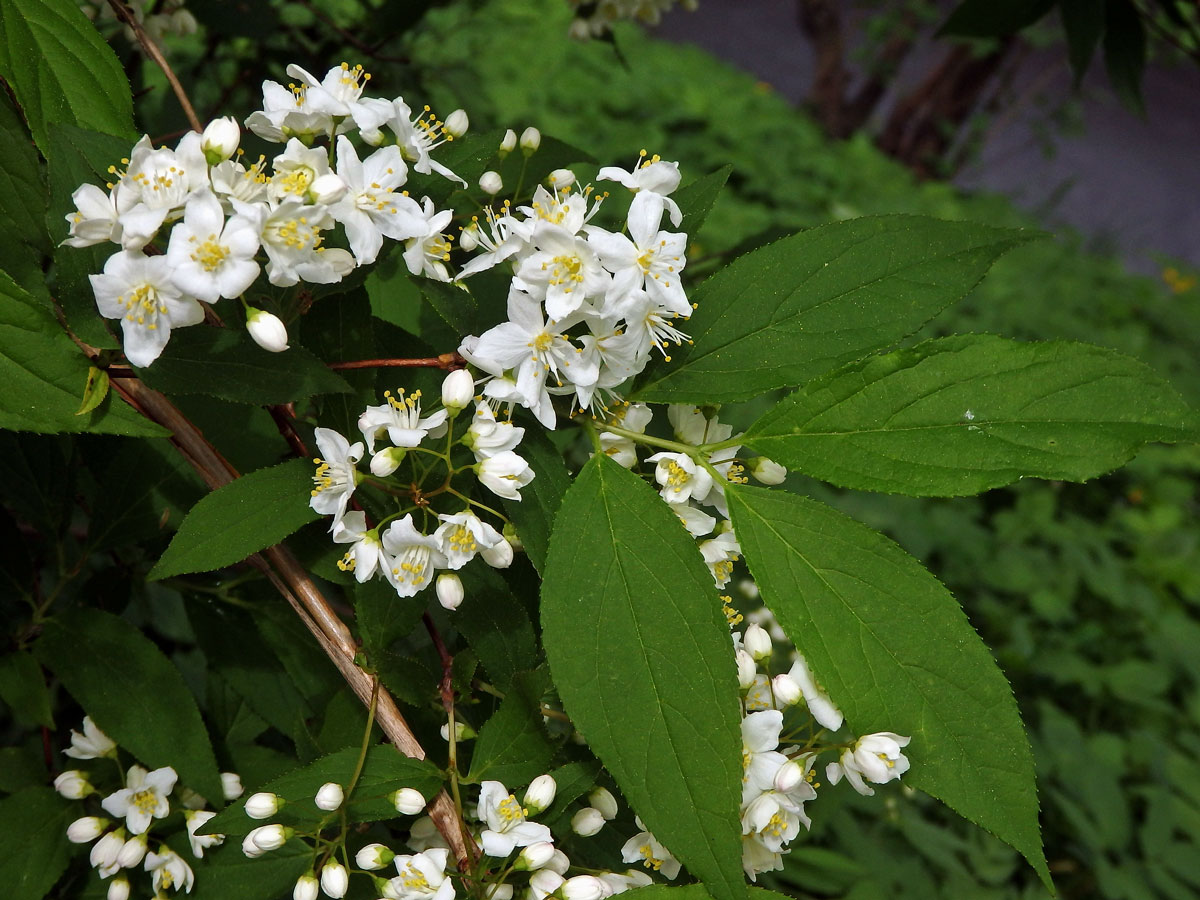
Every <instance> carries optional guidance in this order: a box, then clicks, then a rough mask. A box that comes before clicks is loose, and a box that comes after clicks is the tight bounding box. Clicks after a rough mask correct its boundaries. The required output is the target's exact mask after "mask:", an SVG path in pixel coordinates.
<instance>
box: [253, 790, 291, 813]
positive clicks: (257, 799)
mask: <svg viewBox="0 0 1200 900" xmlns="http://www.w3.org/2000/svg"><path fill="white" fill-rule="evenodd" d="M281 806H283V798H282V797H280V796H278V795H277V794H271V793H266V792H262V791H260V792H259V793H257V794H251V795H250V796H249V797H247V798H246V815H248V816H249V817H250V818H252V819H269V818H271V816H273V815H275V813H277V812H279V808H280V807H281Z"/></svg>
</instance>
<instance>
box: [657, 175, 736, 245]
mask: <svg viewBox="0 0 1200 900" xmlns="http://www.w3.org/2000/svg"><path fill="white" fill-rule="evenodd" d="M732 171H733V166H721V168H719V169H717V170H716V171H715V172H709V173H708V174H707V175H705V176H703V177H701V178H697V179H696V180H695V181H693V182H691V183H690V184H685V185H684V186H683V187H681V188H680V189H679V190H678V191H676V192H675V202H676V203H678V204H679V209H680V211H681V212H682V213H683V220H682V221H681V222H680V223H679V230H680V231H683V232H686V233H687V235H688V237H689V238H690V237H692V236H693V235H695V234H696V233H697V232H699V231H700V227H701V226H702V225H703V224H704V220H705V219H707V218H708V214H709V212H710V211H711V210H712V208H713V204H714V203H716V202H717V198H718V197H719V196H721V190H722V189H723V188H724V187H725V182H726V181H728V180H729V174H730V173H731V172H732ZM664 224H665V221H664Z"/></svg>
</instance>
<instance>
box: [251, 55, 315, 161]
mask: <svg viewBox="0 0 1200 900" xmlns="http://www.w3.org/2000/svg"><path fill="white" fill-rule="evenodd" d="M289 74H291V73H290V70H289ZM262 90H263V108H262V109H261V110H260V111H258V112H254V113H251V114H250V117H249V118H248V119H246V127H247V128H249V129H250V130H251V131H253V132H254V133H255V134H257V135H258V136H259V137H261V138H262V139H263V140H267V141H273V142H275V143H278V144H282V143H283V142H284V141H286V140H288V139H289V138H291V137H299V138H302V139H304V140H310V141H311V140H312V139H313V138H314V137H317V136H318V135H327V134H330V133H331V132H332V131H333V116H332V115H331V114H330V113H329V112H328V110H326V109H320V108H318V106H319V105H313V104H310V103H309V101H308V87H307V85H305V84H301V85H295V84H293V85H291V86H290V88H285V87H284V86H283V85H281V84H279V83H277V82H274V81H264V82H263V86H262Z"/></svg>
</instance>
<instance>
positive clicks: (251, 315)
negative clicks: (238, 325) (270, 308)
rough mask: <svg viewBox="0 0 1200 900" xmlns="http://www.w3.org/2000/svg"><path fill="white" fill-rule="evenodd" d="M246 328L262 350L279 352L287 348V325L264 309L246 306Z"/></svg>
mask: <svg viewBox="0 0 1200 900" xmlns="http://www.w3.org/2000/svg"><path fill="white" fill-rule="evenodd" d="M246 330H247V331H249V332H250V337H252V338H254V343H256V344H258V346H260V347H262V348H263V349H264V350H269V351H271V352H272V353H281V352H283V351H284V350H286V349H287V348H288V334H287V326H286V325H284V324H283V320H282V319H280V318H279V316H276V315H274V314H272V313H269V312H267V311H266V310H265V309H256V308H254V307H253V306H248V307H246Z"/></svg>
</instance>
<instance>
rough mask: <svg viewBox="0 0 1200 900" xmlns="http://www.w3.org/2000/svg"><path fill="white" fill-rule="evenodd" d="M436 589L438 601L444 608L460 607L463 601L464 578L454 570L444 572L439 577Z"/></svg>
mask: <svg viewBox="0 0 1200 900" xmlns="http://www.w3.org/2000/svg"><path fill="white" fill-rule="evenodd" d="M436 590H437V598H438V603H440V604H442V607H443V608H444V609H450V610H454V609H458V607H459V604H460V603H462V602H463V583H462V579H461V578H459V577H458V576H457V575H455V574H454V573H453V572H443V573H442V574H441V575H439V576H438V577H437V588H436Z"/></svg>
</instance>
